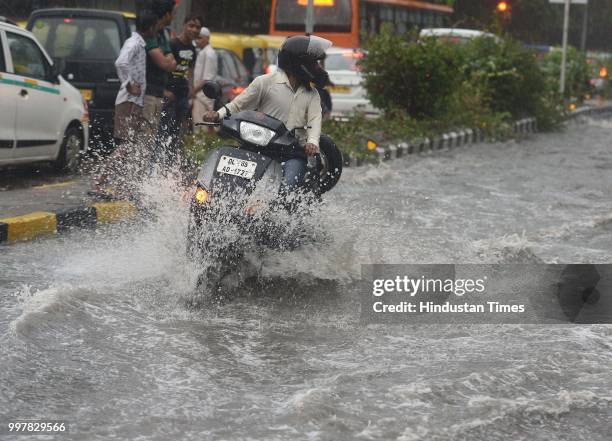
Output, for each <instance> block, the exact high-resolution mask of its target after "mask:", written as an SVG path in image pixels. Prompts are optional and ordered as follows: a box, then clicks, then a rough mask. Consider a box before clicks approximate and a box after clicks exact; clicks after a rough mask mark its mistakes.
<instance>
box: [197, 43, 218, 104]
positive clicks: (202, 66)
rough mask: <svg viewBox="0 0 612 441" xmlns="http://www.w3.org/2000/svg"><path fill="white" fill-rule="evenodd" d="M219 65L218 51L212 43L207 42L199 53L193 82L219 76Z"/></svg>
mask: <svg viewBox="0 0 612 441" xmlns="http://www.w3.org/2000/svg"><path fill="white" fill-rule="evenodd" d="M217 65H218V60H217V53H216V52H215V50H214V49H213V48H212V46H211V45H210V44H207V45H206V46H205V47H204V48H203V49H202V50H201V51H200V53H198V58H196V64H195V68H194V70H193V84H198V83H199V82H200V81H212V80H214V79H215V78H216V77H217ZM200 93H201V92H200Z"/></svg>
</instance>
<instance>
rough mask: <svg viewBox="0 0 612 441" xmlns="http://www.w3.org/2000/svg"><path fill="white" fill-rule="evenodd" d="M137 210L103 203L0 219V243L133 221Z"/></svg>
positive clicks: (123, 203) (122, 203) (124, 203)
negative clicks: (74, 229)
mask: <svg viewBox="0 0 612 441" xmlns="http://www.w3.org/2000/svg"><path fill="white" fill-rule="evenodd" d="M137 215H138V209H137V208H136V206H135V205H134V204H133V203H131V202H127V201H115V202H102V203H96V204H92V205H91V206H85V207H78V208H72V209H70V210H65V211H58V212H47V211H37V212H34V213H29V214H25V215H22V216H15V217H9V218H4V219H0V243H1V242H18V241H24V240H31V239H36V238H39V237H46V236H55V235H58V234H62V233H65V232H67V231H70V230H72V229H73V228H79V229H94V228H96V227H97V226H98V225H102V224H108V223H116V222H122V221H127V220H133V219H135V218H136V217H137Z"/></svg>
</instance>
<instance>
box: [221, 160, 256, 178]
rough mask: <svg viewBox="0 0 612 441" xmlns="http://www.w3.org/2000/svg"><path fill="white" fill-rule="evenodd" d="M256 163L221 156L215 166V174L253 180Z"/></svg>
mask: <svg viewBox="0 0 612 441" xmlns="http://www.w3.org/2000/svg"><path fill="white" fill-rule="evenodd" d="M256 168H257V163H256V162H253V161H247V160H245V159H239V158H234V157H232V156H221V159H220V160H219V164H218V165H217V172H219V173H225V174H227V175H234V176H240V177H241V178H245V179H253V176H255V169H256Z"/></svg>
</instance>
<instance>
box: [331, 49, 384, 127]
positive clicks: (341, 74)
mask: <svg viewBox="0 0 612 441" xmlns="http://www.w3.org/2000/svg"><path fill="white" fill-rule="evenodd" d="M326 54H327V57H326V58H325V70H326V71H327V72H328V73H329V79H330V80H331V82H332V84H333V86H330V87H329V88H328V89H329V92H330V94H331V98H332V106H333V108H332V117H338V116H346V115H348V114H350V113H353V112H364V113H368V114H378V113H380V112H379V110H378V109H376V108H375V107H374V106H372V103H370V100H369V99H368V97H367V96H366V91H365V89H364V88H363V85H362V82H363V76H362V75H361V72H360V70H359V65H358V64H357V62H358V61H359V60H360V59H361V58H363V57H364V56H365V52H363V51H361V50H359V49H344V48H331V49H329V50H328V51H327V52H326Z"/></svg>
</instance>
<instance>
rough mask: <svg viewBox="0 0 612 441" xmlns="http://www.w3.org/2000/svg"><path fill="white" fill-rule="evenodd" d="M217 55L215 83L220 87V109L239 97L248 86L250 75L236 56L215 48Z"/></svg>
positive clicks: (230, 52) (225, 50)
mask: <svg viewBox="0 0 612 441" xmlns="http://www.w3.org/2000/svg"><path fill="white" fill-rule="evenodd" d="M215 52H216V53H217V59H218V63H217V75H218V77H217V81H218V83H219V84H220V85H221V90H222V97H221V100H220V101H219V102H218V103H217V106H218V107H220V106H222V105H224V104H227V103H229V102H230V101H231V100H233V99H234V98H236V97H237V96H238V95H240V94H241V93H242V92H243V91H244V89H245V88H246V87H247V86H248V85H249V82H250V75H249V72H248V71H247V69H246V67H245V66H244V64H243V63H242V61H240V59H239V58H238V56H237V55H236V54H235V53H234V52H232V51H229V50H227V49H218V48H215Z"/></svg>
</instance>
